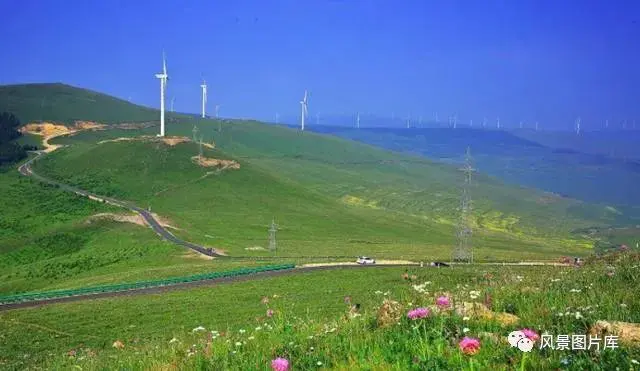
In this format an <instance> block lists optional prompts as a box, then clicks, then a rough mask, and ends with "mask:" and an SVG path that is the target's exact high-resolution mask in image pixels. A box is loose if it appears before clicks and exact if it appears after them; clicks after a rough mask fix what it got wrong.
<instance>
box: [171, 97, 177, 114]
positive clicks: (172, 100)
mask: <svg viewBox="0 0 640 371" xmlns="http://www.w3.org/2000/svg"><path fill="white" fill-rule="evenodd" d="M175 100H176V97H171V112H173V102H174V101H175Z"/></svg>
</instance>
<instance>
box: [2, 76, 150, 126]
mask: <svg viewBox="0 0 640 371" xmlns="http://www.w3.org/2000/svg"><path fill="white" fill-rule="evenodd" d="M1 111H8V112H12V113H14V114H15V115H16V116H18V117H19V118H20V120H21V121H22V123H23V124H26V123H29V122H34V121H55V122H60V123H66V124H71V123H73V121H74V120H87V121H99V122H101V123H103V124H112V123H120V122H137V121H154V120H158V117H157V115H156V114H155V112H156V111H155V110H154V109H151V108H147V107H142V106H137V105H134V104H131V103H129V102H127V101H125V100H122V99H118V98H115V97H111V96H108V95H105V94H101V93H98V92H94V91H91V90H88V89H81V88H76V87H73V86H70V85H66V84H24V85H3V86H0V112H1Z"/></svg>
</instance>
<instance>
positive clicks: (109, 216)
mask: <svg viewBox="0 0 640 371" xmlns="http://www.w3.org/2000/svg"><path fill="white" fill-rule="evenodd" d="M94 220H113V221H116V222H122V223H133V224H137V225H141V226H143V227H144V226H146V225H147V223H146V222H145V220H144V218H143V217H142V216H140V215H139V214H135V215H133V214H113V213H100V214H95V215H91V216H90V217H89V218H87V223H91V222H92V221H94Z"/></svg>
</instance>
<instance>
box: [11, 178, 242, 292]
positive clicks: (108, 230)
mask: <svg viewBox="0 0 640 371" xmlns="http://www.w3.org/2000/svg"><path fill="white" fill-rule="evenodd" d="M0 204H1V205H2V213H0V294H9V293H15V292H23V291H33V290H44V289H54V288H68V287H82V286H85V285H94V284H102V283H113V282H122V281H126V282H132V281H137V280H144V279H151V278H161V277H168V276H180V275H185V274H189V273H197V272H208V271H215V270H218V269H227V268H229V267H235V266H238V265H243V266H244V265H251V264H253V263H249V262H237V263H235V262H222V261H217V260H213V261H212V260H203V259H202V258H199V257H197V256H195V255H194V254H191V253H189V252H188V251H186V250H184V249H183V248H180V247H177V246H174V245H172V244H169V243H167V242H164V241H162V240H160V239H159V238H158V237H157V236H156V234H155V233H153V232H152V231H151V230H150V229H149V228H147V227H143V226H138V225H135V224H130V223H123V222H115V221H111V220H108V219H107V220H105V219H91V218H90V217H91V216H92V215H95V214H98V213H118V214H122V213H125V212H124V211H123V210H122V209H119V208H115V207H109V206H105V205H103V204H100V203H97V202H94V201H90V200H87V199H84V198H80V197H77V196H75V195H72V194H70V193H68V192H65V191H62V190H59V189H56V188H53V187H51V186H47V185H43V184H41V183H38V182H36V181H34V180H31V179H28V178H25V177H24V176H22V175H19V173H18V172H17V171H16V169H15V168H14V167H4V168H1V169H0Z"/></svg>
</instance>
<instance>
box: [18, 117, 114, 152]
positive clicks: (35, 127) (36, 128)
mask: <svg viewBox="0 0 640 371" xmlns="http://www.w3.org/2000/svg"><path fill="white" fill-rule="evenodd" d="M105 126H106V125H103V124H100V123H97V122H94V121H76V122H75V123H74V125H73V126H65V125H62V124H56V123H53V122H40V123H30V124H26V125H25V126H23V127H21V128H20V131H21V132H22V133H29V134H34V135H39V136H42V137H43V138H42V145H43V146H44V148H45V149H44V151H45V152H53V151H55V150H56V149H58V148H60V147H62V146H61V145H59V144H50V143H49V140H51V139H53V138H55V137H59V136H62V135H74V134H76V133H78V132H80V131H82V130H103V129H104V128H105Z"/></svg>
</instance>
